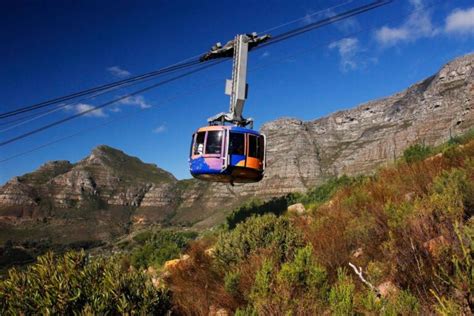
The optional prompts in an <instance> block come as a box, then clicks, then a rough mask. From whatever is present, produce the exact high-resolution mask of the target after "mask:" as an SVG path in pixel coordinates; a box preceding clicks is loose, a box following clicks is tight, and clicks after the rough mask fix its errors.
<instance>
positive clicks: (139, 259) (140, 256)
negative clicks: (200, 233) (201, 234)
mask: <svg viewBox="0 0 474 316" xmlns="http://www.w3.org/2000/svg"><path fill="white" fill-rule="evenodd" d="M145 236H148V234H145ZM196 236H197V234H196V233H195V232H175V231H170V230H162V231H159V232H157V233H155V234H153V235H152V236H151V237H148V239H145V243H144V245H143V246H140V247H137V248H135V249H134V250H133V251H132V254H131V261H132V265H133V266H134V267H139V268H146V267H149V266H161V265H163V264H164V263H165V262H166V261H168V260H171V259H175V258H178V257H179V255H180V254H181V252H182V251H183V249H184V248H185V247H186V246H187V244H188V242H189V241H190V240H191V239H194V238H196ZM139 240H142V239H141V238H140V239H139Z"/></svg>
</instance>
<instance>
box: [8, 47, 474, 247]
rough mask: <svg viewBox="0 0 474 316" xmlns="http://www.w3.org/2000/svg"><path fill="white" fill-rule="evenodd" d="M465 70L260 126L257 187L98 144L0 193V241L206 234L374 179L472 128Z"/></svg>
mask: <svg viewBox="0 0 474 316" xmlns="http://www.w3.org/2000/svg"><path fill="white" fill-rule="evenodd" d="M473 69H474V54H471V55H467V56H464V57H460V58H458V59H456V60H454V61H452V62H450V63H448V64H447V65H445V66H444V67H442V69H441V70H440V71H439V72H438V73H437V74H435V75H433V76H432V77H430V78H427V79H425V80H423V81H421V82H419V83H417V84H415V85H413V86H411V87H410V88H408V89H407V90H405V91H403V92H400V93H397V94H395V95H393V96H390V97H387V98H383V99H381V100H376V101H372V102H368V103H365V104H362V105H359V106H358V107H356V108H354V109H350V110H346V111H341V112H337V113H334V114H332V115H329V116H327V117H324V118H320V119H317V120H314V121H308V122H303V121H300V120H297V119H280V120H277V121H273V122H269V123H266V124H264V125H263V127H262V132H263V133H265V134H266V135H267V140H268V151H267V170H266V174H265V177H264V179H263V180H262V181H261V182H260V183H257V184H246V185H237V186H235V187H231V186H229V185H222V184H208V183H203V182H200V181H196V180H183V181H178V180H176V179H175V178H174V177H173V175H171V174H170V173H168V172H166V171H164V170H162V169H160V168H158V167H157V166H155V165H152V164H146V163H143V162H141V161H140V160H139V159H138V158H135V157H130V156H128V155H126V154H125V153H123V152H122V151H120V150H117V149H113V148H111V147H107V146H99V147H98V148H96V149H94V150H93V151H92V153H91V154H90V155H89V156H88V157H86V158H84V159H83V160H81V161H79V162H77V163H70V162H67V161H56V162H50V163H47V164H45V165H43V166H42V167H41V168H39V170H37V171H35V172H32V173H30V174H26V175H23V176H20V177H16V178H13V179H12V180H10V181H8V182H7V183H6V184H5V185H4V186H2V187H0V228H1V230H0V243H3V242H5V241H7V240H13V241H15V242H20V243H21V242H23V243H27V244H28V243H29V242H37V241H38V240H43V241H44V242H46V243H51V242H53V243H59V244H71V243H73V244H74V243H79V244H83V243H84V242H85V243H90V242H93V243H95V242H99V243H100V242H103V241H108V240H111V239H113V238H115V237H117V236H120V235H123V234H126V233H129V232H130V231H131V230H134V229H139V228H141V227H145V226H147V225H150V224H154V223H160V224H163V225H171V226H193V227H195V228H199V229H202V228H208V227H212V226H214V225H215V224H217V223H222V222H223V221H224V219H225V217H226V216H227V215H228V214H229V213H230V212H231V211H232V209H234V208H235V207H236V206H238V205H240V204H242V203H243V202H244V201H246V200H248V199H251V198H254V197H257V198H262V199H268V198H271V197H276V196H282V195H285V194H287V193H291V192H305V191H306V190H308V189H310V188H312V187H314V186H316V185H319V184H322V183H324V182H325V181H326V180H328V179H330V178H332V177H335V176H340V175H343V174H346V175H349V176H352V175H357V174H364V173H370V172H373V171H374V170H375V169H376V168H378V167H379V166H381V165H384V164H387V163H390V162H393V161H394V160H395V159H397V158H398V157H400V156H401V154H402V153H403V151H404V150H405V149H406V148H407V147H408V146H409V145H411V144H414V143H423V144H425V145H437V144H440V143H443V142H445V141H447V140H448V139H450V138H451V137H454V136H456V135H460V134H462V133H463V132H465V131H467V130H468V129H470V128H471V127H472V126H473V125H474V124H473V123H474V112H473V111H472V109H473V106H474V97H473V96H474V73H473ZM183 167H184V166H183Z"/></svg>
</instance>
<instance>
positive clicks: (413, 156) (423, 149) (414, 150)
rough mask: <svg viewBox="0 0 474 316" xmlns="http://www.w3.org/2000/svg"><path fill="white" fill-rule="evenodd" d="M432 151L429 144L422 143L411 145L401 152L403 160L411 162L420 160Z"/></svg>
mask: <svg viewBox="0 0 474 316" xmlns="http://www.w3.org/2000/svg"><path fill="white" fill-rule="evenodd" d="M431 153H432V149H431V147H429V146H425V145H422V144H415V145H411V146H410V147H408V148H407V149H405V151H404V152H403V160H405V162H407V163H413V162H416V161H421V160H424V159H425V158H427V157H428V156H429V155H430V154H431Z"/></svg>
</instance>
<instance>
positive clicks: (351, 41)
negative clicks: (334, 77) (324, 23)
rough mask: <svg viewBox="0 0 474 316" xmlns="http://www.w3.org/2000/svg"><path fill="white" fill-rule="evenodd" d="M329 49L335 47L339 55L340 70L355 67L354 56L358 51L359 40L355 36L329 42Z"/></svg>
mask: <svg viewBox="0 0 474 316" xmlns="http://www.w3.org/2000/svg"><path fill="white" fill-rule="evenodd" d="M328 47H329V49H337V50H338V52H339V56H340V57H341V70H342V71H344V72H345V71H348V70H354V69H356V68H357V62H356V60H355V57H356V55H357V53H358V52H359V51H360V47H359V40H358V39H357V38H355V37H348V38H344V39H342V40H339V41H336V42H332V43H331V44H329V46H328Z"/></svg>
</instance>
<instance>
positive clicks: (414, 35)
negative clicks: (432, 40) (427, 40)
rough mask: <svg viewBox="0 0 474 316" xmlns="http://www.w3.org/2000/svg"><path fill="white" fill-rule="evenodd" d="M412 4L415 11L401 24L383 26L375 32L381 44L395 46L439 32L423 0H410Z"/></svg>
mask: <svg viewBox="0 0 474 316" xmlns="http://www.w3.org/2000/svg"><path fill="white" fill-rule="evenodd" d="M410 5H411V6H412V7H413V12H412V13H411V14H410V15H409V16H408V18H407V19H406V20H405V21H403V23H402V24H401V25H399V26H397V27H390V26H383V27H381V28H380V29H378V30H377V31H376V32H375V38H376V40H377V41H378V42H379V43H380V44H381V45H383V46H394V45H396V44H399V43H402V42H413V41H415V40H417V39H419V38H423V37H432V36H435V35H437V34H438V33H439V30H437V29H436V27H434V26H433V23H432V21H431V12H430V11H429V10H427V9H426V8H425V7H424V4H423V0H410Z"/></svg>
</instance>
